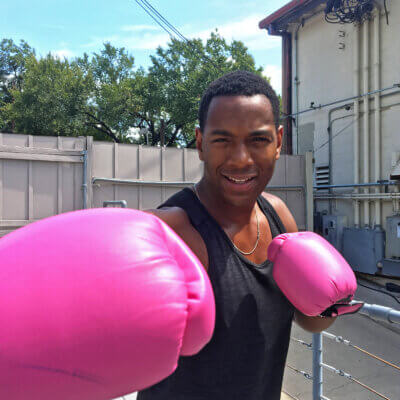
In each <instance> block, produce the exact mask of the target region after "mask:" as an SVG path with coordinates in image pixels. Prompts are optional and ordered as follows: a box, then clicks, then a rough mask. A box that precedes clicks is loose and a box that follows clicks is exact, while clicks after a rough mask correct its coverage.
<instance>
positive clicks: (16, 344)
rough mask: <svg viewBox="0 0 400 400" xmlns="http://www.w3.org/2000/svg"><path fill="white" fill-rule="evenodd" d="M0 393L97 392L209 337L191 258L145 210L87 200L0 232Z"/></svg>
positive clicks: (168, 369)
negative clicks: (85, 205)
mask: <svg viewBox="0 0 400 400" xmlns="http://www.w3.org/2000/svg"><path fill="white" fill-rule="evenodd" d="M0 260H1V269H0V274H1V276H0V327H1V328H0V343H1V357H0V399H4V400H5V399H7V400H25V399H26V398H27V397H28V398H30V399H34V400H53V399H57V400H106V399H112V398H116V397H119V396H122V395H124V394H128V393H131V392H134V391H137V390H141V389H144V388H146V387H149V386H151V385H153V384H155V383H157V382H159V381H161V380H162V379H164V378H166V377H167V376H168V375H170V374H171V373H172V372H173V371H174V370H175V368H176V366H177V362H178V358H179V356H181V355H191V354H194V353H197V352H198V351H200V350H201V349H202V347H203V346H205V345H206V344H207V342H208V341H209V340H210V339H211V336H212V333H213V329H214V318H215V305H214V297H213V293H212V289H211V284H210V282H209V280H208V276H207V273H206V271H205V270H204V268H203V266H202V265H201V264H200V262H199V261H198V259H197V258H196V257H195V256H194V255H193V253H192V252H191V251H190V250H189V248H188V247H187V246H186V245H185V243H183V241H182V240H181V239H180V238H179V237H178V236H177V235H176V234H175V233H174V232H173V231H172V230H171V229H170V228H169V227H168V226H167V225H166V224H164V223H163V222H162V221H161V220H159V219H158V218H157V217H155V216H153V215H150V214H147V213H144V212H140V211H135V210H128V209H125V210H124V209H93V210H84V211H77V212H72V213H67V214H62V215H58V216H55V217H51V218H48V219H45V220H41V221H39V222H35V223H33V224H30V225H27V226H26V227H24V228H21V229H19V230H17V231H15V232H12V233H10V234H8V235H6V236H5V237H3V238H2V239H0Z"/></svg>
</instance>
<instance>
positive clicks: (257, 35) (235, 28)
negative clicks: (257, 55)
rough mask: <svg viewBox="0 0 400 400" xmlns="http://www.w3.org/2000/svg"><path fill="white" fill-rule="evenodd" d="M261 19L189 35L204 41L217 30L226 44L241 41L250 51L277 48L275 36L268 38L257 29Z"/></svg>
mask: <svg viewBox="0 0 400 400" xmlns="http://www.w3.org/2000/svg"><path fill="white" fill-rule="evenodd" d="M260 20H261V18H260V16H257V15H252V16H248V17H245V18H243V19H241V20H239V21H236V22H229V23H227V24H223V25H220V26H216V27H212V28H210V29H207V30H203V31H201V32H198V33H194V34H193V35H191V36H192V37H200V38H201V39H203V40H205V39H207V38H208V37H209V36H210V33H211V32H212V31H213V30H215V28H217V29H218V32H219V34H220V35H221V36H222V37H224V38H225V39H226V40H227V41H228V42H230V41H231V40H234V39H235V40H241V41H242V42H244V44H245V46H247V47H248V48H249V49H250V50H267V49H272V48H276V47H279V46H280V44H281V39H280V38H279V37H277V36H268V35H267V34H266V32H265V30H261V29H260V28H259V27H258V23H259V22H260Z"/></svg>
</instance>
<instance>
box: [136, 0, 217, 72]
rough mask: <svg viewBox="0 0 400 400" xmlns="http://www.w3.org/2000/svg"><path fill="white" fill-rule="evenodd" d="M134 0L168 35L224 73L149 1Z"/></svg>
mask: <svg viewBox="0 0 400 400" xmlns="http://www.w3.org/2000/svg"><path fill="white" fill-rule="evenodd" d="M135 2H136V3H137V4H138V5H139V6H140V7H141V8H142V9H143V10H144V11H145V12H146V14H148V15H149V16H150V17H151V18H152V19H153V20H154V21H155V22H156V23H157V25H159V26H160V27H161V28H162V29H163V30H164V31H165V32H167V33H168V35H169V36H170V37H171V38H173V39H175V40H178V41H183V42H185V43H186V44H187V45H189V47H190V48H191V49H192V50H194V52H195V53H197V54H199V55H200V57H201V58H202V59H203V60H204V61H207V62H208V63H210V64H211V65H212V66H213V67H214V68H216V69H217V71H219V72H221V73H224V71H223V70H222V68H221V67H220V66H219V65H217V64H216V63H215V62H214V61H213V60H212V59H211V58H210V57H208V56H207V55H206V54H204V53H202V52H199V51H198V49H197V48H196V47H195V45H194V44H193V43H192V42H191V41H190V40H189V39H188V38H187V37H186V36H185V35H183V34H182V33H181V32H180V31H179V29H178V28H176V27H175V26H174V25H173V24H172V23H170V22H169V21H168V20H167V19H166V18H165V17H164V16H163V15H162V14H161V13H160V12H159V11H157V9H156V8H155V7H154V6H152V5H151V3H150V2H149V1H147V0H135Z"/></svg>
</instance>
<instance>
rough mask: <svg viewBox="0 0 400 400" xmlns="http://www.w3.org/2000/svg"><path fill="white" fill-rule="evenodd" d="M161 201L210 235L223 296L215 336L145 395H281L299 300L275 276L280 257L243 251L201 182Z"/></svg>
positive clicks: (180, 398)
mask: <svg viewBox="0 0 400 400" xmlns="http://www.w3.org/2000/svg"><path fill="white" fill-rule="evenodd" d="M258 205H259V206H260V209H261V210H262V211H263V212H264V214H265V216H266V217H267V219H268V222H269V225H270V229H271V233H272V237H274V236H276V235H278V234H280V233H283V232H285V228H284V226H283V224H282V221H281V220H280V218H279V217H278V215H277V213H276V212H275V210H274V209H273V208H272V206H271V204H270V203H269V202H268V201H267V200H266V199H265V198H264V197H262V196H260V197H259V198H258ZM161 207H180V208H182V209H184V210H185V211H186V213H187V215H188V217H189V219H190V221H191V223H192V224H193V226H194V228H195V229H196V230H197V231H198V232H199V233H200V235H201V237H202V238H203V240H204V242H205V244H206V247H207V251H208V257H209V267H208V274H209V277H210V281H211V284H212V287H213V290H214V296H215V302H216V323H215V331H214V334H213V337H212V339H211V341H210V342H209V343H208V344H207V346H205V347H204V349H203V350H201V351H200V353H199V354H197V355H195V356H191V357H180V359H179V361H178V367H177V369H176V371H175V372H174V373H173V374H172V375H171V376H170V377H168V378H166V379H165V380H163V381H162V382H160V383H158V384H156V385H154V386H152V387H151V388H149V389H146V390H144V391H142V392H140V393H139V394H138V397H137V399H138V400H279V399H280V396H281V386H282V378H283V371H284V366H285V361H286V355H287V351H288V346H289V339H290V330H291V325H292V318H293V311H294V309H293V306H292V305H291V304H290V303H289V302H288V301H287V300H286V298H285V297H284V296H283V294H282V293H281V292H280V290H279V289H278V287H277V286H276V284H275V282H274V281H273V278H272V263H271V262H270V261H268V260H266V261H265V262H264V263H262V264H254V263H252V262H251V261H249V260H248V259H247V258H245V257H244V256H243V255H242V254H241V253H240V252H238V251H237V250H236V249H235V248H234V247H233V245H232V242H231V241H230V239H229V237H228V236H227V235H226V233H225V232H224V231H223V230H222V228H221V227H220V226H219V224H218V223H217V222H216V220H215V219H214V218H213V217H212V216H211V215H210V214H209V213H208V212H207V210H206V208H205V207H204V206H203V205H202V203H201V202H200V201H199V200H198V198H197V196H196V195H195V194H194V192H193V190H191V189H189V188H185V189H183V190H182V191H180V192H178V193H176V194H175V195H173V196H172V197H171V198H169V199H168V200H167V201H166V202H165V203H164V204H162V205H161V206H160V208H161Z"/></svg>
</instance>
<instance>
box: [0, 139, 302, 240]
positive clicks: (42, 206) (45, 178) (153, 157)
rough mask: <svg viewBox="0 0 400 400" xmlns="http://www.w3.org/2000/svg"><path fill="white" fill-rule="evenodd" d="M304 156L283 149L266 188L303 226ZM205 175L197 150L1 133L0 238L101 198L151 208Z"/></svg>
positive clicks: (97, 203)
mask: <svg viewBox="0 0 400 400" xmlns="http://www.w3.org/2000/svg"><path fill="white" fill-rule="evenodd" d="M85 160H86V162H85ZM304 160H305V159H304V157H303V156H291V155H290V156H289V155H282V156H281V158H280V160H279V161H278V162H277V165H276V169H275V173H274V176H273V178H272V180H271V182H270V184H269V185H268V188H267V191H269V192H271V193H273V194H275V195H277V196H279V197H280V198H282V199H283V200H284V201H285V202H286V204H287V205H288V207H289V209H290V210H291V211H292V213H293V214H294V216H295V219H296V221H297V223H298V226H299V228H300V229H306V212H305V182H306V180H305V161H304ZM202 173H203V164H202V162H201V161H200V160H199V158H198V154H197V151H196V150H195V149H176V148H161V147H148V146H139V145H129V144H118V143H110V142H93V139H92V138H91V137H87V138H85V137H78V138H73V137H46V136H34V135H17V134H0V236H1V235H3V234H4V233H5V232H7V231H9V230H12V229H15V228H17V227H19V226H23V225H25V224H27V223H29V222H32V221H34V220H37V219H40V218H44V217H47V216H50V215H54V214H59V213H63V212H67V211H72V210H77V209H81V208H83V207H84V206H85V205H86V206H87V207H102V206H103V202H104V201H113V200H126V202H127V205H128V207H130V208H137V209H150V208H155V207H157V206H158V205H159V204H160V203H161V202H163V201H164V200H166V199H167V198H168V197H170V196H171V195H173V194H174V193H175V192H177V191H179V190H180V189H181V188H182V187H185V186H188V185H191V184H193V182H197V181H198V180H199V179H200V178H201V176H202ZM85 181H86V184H87V190H86V192H85V191H84V190H83V185H84V183H85ZM85 193H86V194H85Z"/></svg>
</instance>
